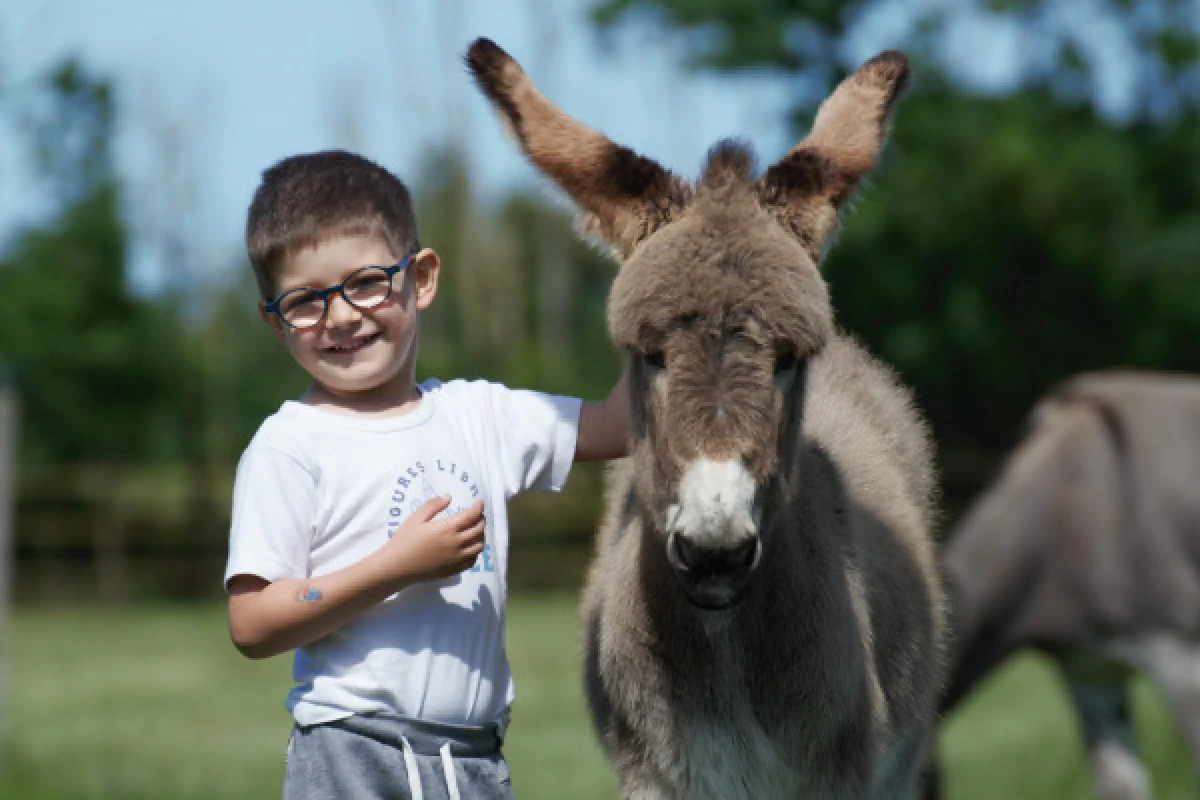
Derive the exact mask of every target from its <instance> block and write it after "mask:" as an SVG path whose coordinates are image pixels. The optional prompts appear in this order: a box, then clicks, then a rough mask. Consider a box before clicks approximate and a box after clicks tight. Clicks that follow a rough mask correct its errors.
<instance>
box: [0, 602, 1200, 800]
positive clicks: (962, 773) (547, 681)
mask: <svg viewBox="0 0 1200 800" xmlns="http://www.w3.org/2000/svg"><path fill="white" fill-rule="evenodd" d="M509 620H510V622H509V653H510V658H511V660H512V662H513V669H514V671H515V673H516V680H517V692H518V699H517V704H516V706H515V708H514V714H513V727H512V729H511V732H510V736H509V740H508V742H507V744H506V747H505V751H506V754H507V756H508V758H509V761H510V762H511V765H512V773H513V783H514V786H515V788H516V793H517V796H518V797H520V798H522V800H550V799H551V798H553V799H554V800H564V799H565V800H576V799H578V800H590V798H613V797H615V782H614V780H613V778H612V776H611V774H610V772H609V770H608V767H607V765H606V764H605V762H604V760H603V757H602V756H601V754H600V751H599V749H598V747H597V746H596V743H595V740H594V738H593V736H592V732H591V729H590V728H589V727H588V724H587V720H586V714H585V710H584V706H583V697H582V694H581V692H580V688H579V680H578V664H577V661H578V659H577V652H578V626H577V624H576V612H575V606H574V600H573V598H571V597H569V596H566V595H533V596H521V597H518V598H515V599H514V600H513V602H512V605H511V607H510V615H509ZM6 644H7V647H6V650H7V652H8V654H9V657H8V666H7V673H6V676H5V678H6V686H5V689H6V692H5V700H4V709H3V710H4V716H3V722H4V728H5V733H6V735H5V740H4V750H3V772H2V774H0V798H4V800H49V799H50V798H54V799H55V800H83V799H84V798H88V799H89V800H92V799H95V800H99V799H100V798H103V799H104V800H191V799H192V798H194V799H195V800H218V799H220V798H238V800H246V799H247V798H271V797H278V796H279V790H280V786H281V784H282V779H283V750H284V745H285V742H286V739H287V734H288V730H289V718H288V716H287V713H286V712H285V711H284V709H283V703H282V699H283V695H284V693H285V691H286V687H287V686H288V683H289V675H290V659H288V658H282V657H281V658H276V659H272V660H269V661H265V662H251V661H247V660H245V659H243V658H241V657H240V656H238V655H237V653H236V652H235V651H234V650H233V648H232V646H230V645H229V642H228V638H227V636H226V633H225V624H224V617H223V614H222V611H221V609H220V608H219V607H217V606H215V605H205V606H174V607H161V608H136V609H128V610H111V611H110V610H101V609H44V610H21V611H18V612H16V614H15V616H14V617H13V619H12V620H11V621H10V626H9V630H8V637H7V642H6ZM1136 708H1137V717H1138V726H1139V730H1140V732H1141V735H1142V742H1143V744H1144V750H1145V754H1146V759H1147V762H1148V763H1149V766H1150V769H1151V773H1152V775H1153V779H1154V782H1155V787H1156V794H1155V796H1156V797H1157V798H1159V800H1167V799H1170V800H1183V799H1184V798H1195V797H1198V796H1200V789H1198V786H1197V782H1196V779H1195V777H1194V776H1193V773H1192V769H1191V766H1190V765H1189V763H1188V762H1187V759H1186V756H1185V754H1184V752H1183V749H1182V746H1181V744H1180V742H1179V740H1178V738H1177V736H1176V734H1175V731H1174V730H1173V728H1171V726H1170V724H1169V722H1168V721H1167V718H1166V714H1165V711H1164V709H1163V707H1162V705H1161V703H1160V702H1159V700H1158V697H1157V696H1156V695H1155V694H1154V693H1153V692H1152V691H1150V690H1149V688H1148V687H1147V686H1144V685H1143V686H1139V687H1138V691H1137V694H1136ZM942 752H943V755H944V758H945V761H946V767H947V775H946V780H947V790H948V791H947V795H948V797H950V798H952V799H955V798H958V799H961V800H1024V799H1025V798H1053V800H1072V799H1073V798H1078V799H1079V800H1084V798H1090V797H1091V796H1092V795H1091V790H1090V785H1089V783H1088V777H1087V773H1086V768H1085V764H1084V761H1083V754H1082V749H1081V745H1080V744H1079V742H1078V737H1077V735H1076V731H1075V723H1074V720H1073V718H1072V717H1071V716H1070V712H1069V711H1068V709H1067V707H1066V705H1065V704H1064V703H1063V700H1062V698H1061V696H1060V693H1059V688H1058V686H1057V684H1056V683H1055V678H1054V676H1053V674H1052V673H1051V672H1050V671H1049V670H1047V669H1046V667H1045V665H1044V664H1043V663H1042V662H1041V661H1039V660H1038V659H1036V658H1034V657H1025V658H1022V659H1019V660H1017V661H1016V662H1015V663H1014V664H1013V665H1012V666H1011V667H1009V668H1008V669H1006V670H1005V671H1004V672H1002V673H1001V674H999V675H998V676H996V678H995V679H994V680H993V681H991V682H990V683H989V684H988V685H987V686H986V687H985V689H984V690H983V691H982V692H980V693H979V694H978V695H977V696H976V697H975V698H974V700H973V702H972V703H971V704H969V705H968V706H967V707H965V708H964V709H963V711H962V712H961V713H959V714H957V715H956V716H955V717H954V718H952V719H951V720H950V721H949V724H948V726H947V728H946V731H945V735H944V738H943V742H942Z"/></svg>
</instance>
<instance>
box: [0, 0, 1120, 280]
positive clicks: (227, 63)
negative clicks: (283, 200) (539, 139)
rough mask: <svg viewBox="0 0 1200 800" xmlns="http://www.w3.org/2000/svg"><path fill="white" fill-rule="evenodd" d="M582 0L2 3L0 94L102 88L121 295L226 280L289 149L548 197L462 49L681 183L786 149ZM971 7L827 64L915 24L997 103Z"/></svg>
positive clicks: (27, 215) (1115, 61)
mask: <svg viewBox="0 0 1200 800" xmlns="http://www.w3.org/2000/svg"><path fill="white" fill-rule="evenodd" d="M592 1H593V0H340V2H330V1H328V0H253V2H234V0H171V2H157V1H155V0H104V2H98V0H3V3H2V4H0V80H3V82H4V84H6V85H7V87H8V88H11V87H14V86H15V87H20V86H22V85H27V84H28V82H30V81H32V80H33V79H34V78H35V77H36V76H37V75H38V74H39V73H41V72H42V71H44V70H45V69H46V68H48V67H50V66H51V65H53V64H55V63H56V62H58V61H59V60H61V59H62V58H64V57H66V56H68V55H76V56H79V57H81V58H82V59H83V61H84V63H85V64H87V65H88V66H90V67H91V68H93V69H94V70H95V71H97V72H98V73H99V74H102V75H107V76H110V77H111V78H112V79H113V80H114V82H115V85H116V87H117V92H118V94H117V97H118V112H119V130H118V133H117V140H116V157H117V164H118V170H119V172H120V174H121V176H122V178H123V179H124V181H125V185H126V187H127V192H126V199H127V200H126V218H127V219H128V221H129V223H130V225H131V228H132V231H133V241H134V244H133V252H132V254H131V257H130V261H131V263H130V272H131V278H132V280H133V282H134V284H135V285H137V286H141V287H143V288H151V289H152V288H153V287H154V286H155V285H157V284H158V282H159V281H160V278H161V276H162V274H163V270H164V269H166V268H167V267H166V266H165V264H164V258H163V257H162V255H161V253H162V251H163V249H164V248H163V242H164V241H165V240H167V239H168V238H172V239H174V241H176V242H179V243H182V244H183V245H184V246H185V248H186V252H187V253H189V254H190V259H191V262H192V263H191V264H190V266H189V269H191V270H194V271H195V272H197V273H202V274H220V273H221V272H222V271H223V270H228V269H230V268H231V267H234V266H236V265H237V264H238V263H239V260H240V247H241V227H242V221H243V214H244V211H245V207H246V203H247V202H248V201H249V198H250V194H251V192H252V191H253V189H254V186H255V184H256V182H257V180H258V175H259V173H260V172H261V170H262V169H263V168H265V167H266V166H268V165H270V164H271V163H273V162H274V161H276V160H278V159H280V158H282V157H284V156H286V155H290V154H293V153H297V152H304V151H311V150H316V149H321V148H326V147H334V146H337V147H346V148H350V149H353V150H357V151H359V152H362V153H364V154H365V155H367V156H369V157H371V158H373V159H375V160H377V161H379V162H380V163H382V164H384V165H386V166H388V167H390V168H392V169H394V170H396V171H397V172H399V173H400V174H401V176H403V177H410V178H411V177H415V175H416V174H417V172H418V170H419V166H420V160H421V158H422V157H423V155H424V154H426V153H428V152H429V150H430V148H431V147H433V146H436V145H439V144H444V143H446V142H447V141H453V140H457V141H458V142H459V143H460V144H461V145H462V146H463V147H464V148H465V150H466V152H467V153H468V157H469V164H470V167H471V169H472V172H473V174H474V175H475V176H476V179H477V181H478V183H479V185H480V186H481V188H482V190H483V191H484V193H485V195H486V194H495V193H497V192H499V191H502V190H503V189H505V188H508V187H511V186H513V185H514V184H529V185H533V186H537V187H539V188H540V189H541V190H544V191H546V192H547V193H549V192H550V190H549V188H548V187H547V186H546V184H545V182H544V181H542V180H540V179H539V178H538V176H537V175H536V174H535V173H534V172H533V170H532V169H531V168H530V167H529V166H528V165H526V164H525V163H524V162H523V161H522V159H521V158H520V157H519V156H518V155H517V153H516V151H515V150H514V149H513V147H512V146H511V145H510V143H509V142H507V141H506V140H505V139H504V136H503V134H502V133H501V131H500V128H499V126H498V125H497V124H496V122H495V120H494V119H493V117H492V114H491V111H490V109H489V108H488V107H487V105H486V103H485V102H484V101H483V100H482V98H481V97H480V96H479V95H478V94H477V92H476V91H475V90H474V88H473V87H472V86H471V83H470V81H469V80H468V78H467V76H466V74H465V72H464V70H463V68H462V66H461V56H462V53H463V51H464V49H465V48H466V46H467V44H468V43H469V42H470V41H471V40H472V39H473V38H474V37H476V36H480V35H486V36H490V37H492V38H493V39H495V40H496V41H497V42H499V43H500V44H501V45H502V46H504V47H505V48H506V49H508V50H509V51H510V52H511V53H513V54H514V55H515V56H516V57H517V58H518V60H520V61H521V62H522V64H523V65H524V66H525V68H526V70H527V71H528V72H529V73H530V74H531V76H532V77H533V78H534V80H535V81H536V82H537V83H538V85H539V86H540V87H541V88H542V90H543V92H544V93H545V94H546V95H548V96H549V97H550V98H551V99H553V100H555V101H556V102H557V103H559V104H560V105H561V106H563V107H564V108H565V109H566V110H567V111H568V112H570V113H572V114H574V115H575V116H577V117H579V118H580V119H582V120H583V121H585V122H587V123H588V124H590V125H592V126H593V127H596V128H599V129H600V130H602V131H604V132H605V133H607V134H608V135H609V136H611V137H612V138H613V139H615V140H617V141H619V142H621V143H623V144H626V145H629V146H631V147H633V148H634V149H636V150H638V151H639V152H641V153H644V154H646V155H649V156H651V157H653V158H656V159H657V160H659V161H660V162H662V163H664V164H665V165H666V166H668V167H670V168H671V169H674V170H675V171H677V172H679V173H681V174H684V175H687V176H692V175H694V174H695V172H696V170H697V169H698V167H699V164H700V162H701V160H702V158H703V156H704V153H705V151H706V150H707V149H708V147H709V146H710V145H712V144H713V143H714V142H715V141H717V140H718V139H720V138H722V137H725V136H731V135H734V136H739V137H741V138H744V139H747V140H749V141H750V142H752V143H753V144H754V145H755V146H756V147H757V149H758V151H759V154H760V159H761V160H762V161H763V162H769V161H770V160H773V159H774V158H776V157H778V156H779V155H780V154H782V153H783V152H784V151H785V150H786V149H787V147H788V146H789V145H790V144H791V142H790V140H789V138H788V131H787V126H786V122H785V111H786V110H787V109H788V108H789V107H790V106H791V105H792V103H793V101H794V100H795V91H794V90H795V88H796V87H794V86H790V85H789V84H788V83H787V82H786V81H783V80H781V79H779V78H776V77H772V76H769V75H761V74H760V75H749V76H740V77H729V76H722V77H718V76H712V75H696V74H685V72H684V71H683V70H682V69H681V68H680V66H679V65H680V52H679V48H678V46H677V45H676V44H675V43H674V42H673V40H670V39H664V38H662V37H658V36H656V35H655V33H654V32H653V31H651V30H649V29H647V28H646V27H644V26H643V27H640V28H637V29H634V30H629V31H626V32H625V35H620V36H616V37H613V38H612V41H611V42H610V44H609V45H608V46H602V45H601V43H600V42H599V41H598V39H597V37H596V35H595V33H594V32H593V30H592V29H591V27H590V26H589V24H588V22H587V19H586V11H587V7H588V6H589V5H591V3H592ZM1094 3H1095V0H1073V2H1072V3H1071V4H1065V5H1064V6H1063V11H1061V12H1060V13H1061V14H1062V15H1063V18H1064V19H1066V20H1068V21H1069V19H1068V18H1069V17H1071V16H1072V15H1074V17H1075V23H1074V24H1076V25H1078V24H1080V20H1084V23H1083V24H1082V28H1083V30H1085V32H1086V33H1087V35H1088V36H1089V37H1090V39H1091V41H1092V44H1093V45H1094V46H1095V47H1096V48H1104V53H1105V61H1104V63H1105V64H1106V65H1109V68H1108V73H1107V74H1108V77H1107V78H1104V76H1103V75H1102V76H1101V77H1102V78H1104V79H1102V80H1101V81H1100V82H1099V86H1098V93H1099V99H1100V102H1101V104H1102V105H1104V104H1108V105H1109V106H1110V107H1112V108H1118V107H1119V105H1120V103H1121V98H1122V96H1123V93H1127V92H1128V86H1127V85H1125V84H1126V82H1123V81H1122V70H1121V67H1120V65H1121V63H1122V54H1121V53H1120V52H1119V48H1115V45H1114V41H1115V40H1116V38H1118V37H1114V36H1113V32H1112V31H1111V30H1108V31H1106V30H1105V28H1104V25H1103V24H1102V22H1096V21H1091V20H1092V19H1094V16H1093V17H1092V18H1089V17H1088V14H1089V11H1088V9H1089V7H1092V6H1093V5H1094ZM970 6H971V3H966V2H960V0H888V2H885V3H880V4H877V6H876V7H875V10H874V11H872V12H871V13H868V14H867V15H866V18H865V19H864V20H862V22H861V24H860V25H859V26H858V28H857V29H856V31H857V32H856V35H854V36H852V37H850V39H849V41H848V42H847V43H846V52H845V54H844V55H845V57H846V60H847V61H848V62H851V63H854V62H858V61H861V60H863V59H865V58H866V57H868V56H870V55H871V54H872V53H873V52H876V51H877V50H879V49H883V48H885V47H888V46H895V45H896V44H897V43H899V42H902V41H903V39H904V36H905V34H906V33H907V32H908V30H909V28H910V25H911V18H912V12H913V11H914V10H925V11H928V10H933V11H935V12H936V13H939V14H942V15H945V16H946V17H947V18H948V19H950V26H949V29H950V30H951V32H952V35H951V36H949V37H947V42H948V44H947V48H946V53H945V54H944V55H945V57H946V58H948V59H950V60H952V61H954V62H955V63H956V64H958V65H959V66H958V67H957V68H956V69H957V71H958V72H959V74H960V75H961V76H962V78H963V80H964V81H965V82H967V83H969V84H972V85H974V86H976V87H977V88H980V89H982V90H1003V89H1005V88H1009V87H1011V86H1012V85H1013V83H1014V81H1016V80H1018V79H1019V77H1020V72H1021V69H1022V65H1023V64H1024V65H1025V66H1026V67H1028V65H1029V64H1031V63H1034V62H1035V61H1036V59H1037V58H1038V47H1039V45H1038V43H1037V42H1029V41H1022V40H1021V37H1020V35H1019V34H1020V32H1019V31H1018V30H1017V29H1016V28H1015V26H1012V25H1005V24H1004V23H1003V21H1002V20H998V19H996V18H989V19H981V18H980V17H979V15H978V14H972V13H969V9H970ZM1042 44H1043V45H1044V44H1045V43H1042ZM1114 48H1115V49H1114ZM1042 49H1043V50H1045V49H1047V48H1046V47H1045V46H1043V47H1042ZM17 141H18V137H17V135H16V133H15V132H14V131H13V130H12V129H11V127H5V125H4V124H3V122H0V243H3V242H4V241H5V240H6V239H8V238H9V236H11V234H12V232H13V231H14V230H17V229H18V228H19V227H20V226H22V225H29V224H35V223H36V221H37V220H38V219H39V216H40V215H44V214H45V210H46V203H45V199H44V197H42V196H41V195H40V194H39V192H38V187H37V185H36V182H35V181H33V179H32V176H31V175H30V173H29V170H28V168H27V165H26V164H25V163H24V158H23V157H22V154H21V151H20V150H19V149H18V147H17ZM172 268H173V267H172Z"/></svg>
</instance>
